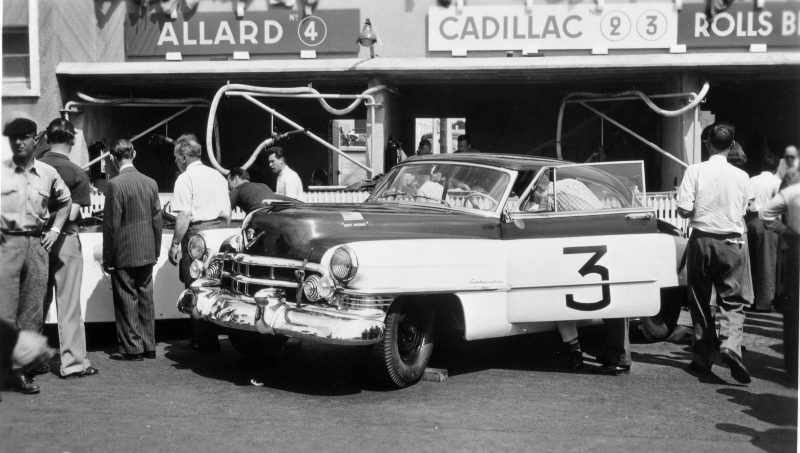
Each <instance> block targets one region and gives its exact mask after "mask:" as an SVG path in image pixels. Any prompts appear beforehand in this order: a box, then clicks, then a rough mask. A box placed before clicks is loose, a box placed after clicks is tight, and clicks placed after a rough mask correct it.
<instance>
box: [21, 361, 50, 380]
mask: <svg viewBox="0 0 800 453" xmlns="http://www.w3.org/2000/svg"><path fill="white" fill-rule="evenodd" d="M49 372H50V364H49V363H43V364H41V365H39V366H37V367H36V368H31V369H30V370H28V371H26V372H25V374H27V375H28V376H30V377H34V376H38V375H40V374H47V373H49Z"/></svg>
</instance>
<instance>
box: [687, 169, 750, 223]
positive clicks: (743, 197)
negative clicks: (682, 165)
mask: <svg viewBox="0 0 800 453" xmlns="http://www.w3.org/2000/svg"><path fill="white" fill-rule="evenodd" d="M749 181H750V179H749V178H748V177H747V173H745V172H744V171H742V170H739V169H738V168H736V167H734V166H733V165H731V164H729V163H728V160H727V158H726V157H725V156H724V155H721V154H716V155H713V156H711V158H710V159H708V160H707V161H706V162H701V163H699V164H694V165H691V166H689V168H687V169H686V174H685V175H683V181H681V186H680V188H679V189H678V207H679V208H681V209H684V210H686V211H694V212H693V213H692V217H691V219H690V220H689V227H690V228H696V229H698V230H700V231H704V232H706V233H714V234H730V233H738V234H742V233H744V232H745V231H746V230H745V225H744V214H745V210H746V209H747V202H748V199H749V196H748V194H749V191H748V183H749Z"/></svg>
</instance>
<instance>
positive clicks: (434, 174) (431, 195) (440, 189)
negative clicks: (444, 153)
mask: <svg viewBox="0 0 800 453" xmlns="http://www.w3.org/2000/svg"><path fill="white" fill-rule="evenodd" d="M441 180H442V172H441V170H440V169H439V168H438V167H433V168H431V174H430V178H429V179H428V180H427V181H425V183H424V184H422V186H420V188H419V190H418V191H417V196H419V197H422V198H426V199H432V200H441V199H442V194H443V193H444V186H443V185H442V184H441V182H440V181H441Z"/></svg>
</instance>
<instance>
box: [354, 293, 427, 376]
mask: <svg viewBox="0 0 800 453" xmlns="http://www.w3.org/2000/svg"><path fill="white" fill-rule="evenodd" d="M385 323H386V331H385V333H384V336H383V340H381V342H380V343H377V344H375V345H373V346H372V349H371V351H370V356H369V365H370V368H371V369H372V372H373V375H374V376H375V378H376V379H377V380H378V381H379V383H380V384H383V385H386V386H388V387H393V388H403V387H407V386H409V385H411V384H414V383H415V382H417V381H419V380H420V379H421V378H422V375H423V374H424V373H425V369H426V368H427V367H428V362H429V361H430V358H431V356H432V355H433V332H434V326H435V315H434V311H433V310H432V309H431V307H430V305H429V304H425V303H420V302H407V301H400V302H396V303H395V304H393V305H392V307H391V308H390V309H389V314H388V315H386V321H385Z"/></svg>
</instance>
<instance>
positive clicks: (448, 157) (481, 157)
mask: <svg viewBox="0 0 800 453" xmlns="http://www.w3.org/2000/svg"><path fill="white" fill-rule="evenodd" d="M429 160H430V161H446V162H464V163H471V164H483V165H491V166H494V167H500V168H506V169H509V170H517V171H520V170H532V169H538V168H540V167H542V166H543V165H564V164H570V163H572V162H569V161H564V160H558V159H550V158H546V157H534V156H528V155H523V154H484V153H449V154H428V155H426V156H412V157H410V158H408V159H406V160H405V161H403V163H406V162H409V163H410V162H424V161H429Z"/></svg>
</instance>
